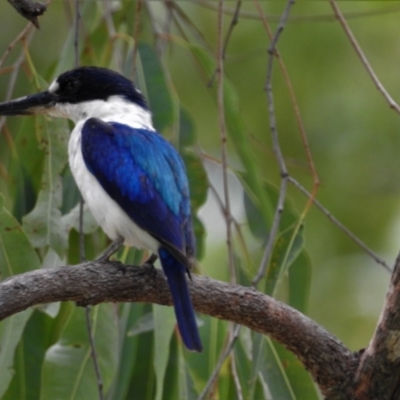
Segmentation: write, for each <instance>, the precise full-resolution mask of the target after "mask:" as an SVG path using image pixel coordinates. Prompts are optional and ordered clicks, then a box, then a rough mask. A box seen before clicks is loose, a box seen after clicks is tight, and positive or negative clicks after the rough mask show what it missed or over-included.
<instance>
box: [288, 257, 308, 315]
mask: <svg viewBox="0 0 400 400" xmlns="http://www.w3.org/2000/svg"><path fill="white" fill-rule="evenodd" d="M311 279H312V266H311V260H310V257H309V256H308V254H307V253H306V252H305V251H304V250H303V251H302V252H301V253H300V254H299V256H298V257H297V258H296V260H294V261H293V264H292V265H291V266H290V268H289V304H290V305H291V306H292V307H294V308H296V309H297V310H299V311H301V312H302V313H306V311H307V304H308V299H309V296H310V289H311Z"/></svg>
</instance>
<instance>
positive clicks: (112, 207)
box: [68, 129, 159, 253]
mask: <svg viewBox="0 0 400 400" xmlns="http://www.w3.org/2000/svg"><path fill="white" fill-rule="evenodd" d="M80 142H81V136H80V132H76V129H74V131H73V132H72V135H71V139H70V143H69V151H68V153H69V163H70V167H71V171H72V174H73V176H74V178H75V182H76V184H77V186H78V188H79V190H80V192H81V194H82V197H83V198H84V200H85V202H86V204H87V206H88V208H89V210H90V211H91V213H92V215H93V217H94V219H95V220H96V221H97V223H98V224H99V225H100V226H101V228H102V229H103V231H104V232H105V233H106V235H107V236H108V237H109V238H110V239H112V240H116V239H117V238H118V237H119V236H121V237H123V238H124V239H125V240H124V244H125V245H126V246H133V247H137V248H146V249H149V250H151V251H152V252H155V253H156V252H157V250H158V247H159V243H158V241H157V240H156V239H154V238H153V237H152V236H151V235H149V234H148V233H147V232H145V231H144V230H143V229H141V228H139V226H137V225H136V224H135V223H134V222H133V221H132V219H131V218H130V217H129V216H128V215H127V214H126V213H125V211H124V210H123V209H122V208H121V207H120V206H119V205H118V204H117V203H116V202H115V201H114V200H113V199H112V198H111V197H110V196H109V195H108V194H107V192H106V191H105V190H104V189H103V187H102V186H101V185H100V183H99V182H98V181H97V179H96V178H95V177H94V175H93V174H92V173H91V172H90V171H89V170H88V169H87V167H86V164H85V162H84V160H83V156H82V151H81V143H80Z"/></svg>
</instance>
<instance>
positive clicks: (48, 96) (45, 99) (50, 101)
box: [0, 90, 56, 115]
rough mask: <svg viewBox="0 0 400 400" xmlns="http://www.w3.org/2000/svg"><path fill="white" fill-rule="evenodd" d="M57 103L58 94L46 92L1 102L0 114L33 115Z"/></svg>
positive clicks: (45, 110)
mask: <svg viewBox="0 0 400 400" xmlns="http://www.w3.org/2000/svg"><path fill="white" fill-rule="evenodd" d="M55 103H56V95H55V94H53V93H50V92H48V91H47V90H46V91H45V92H41V93H37V94H33V95H30V96H25V97H20V98H19V99H15V100H11V101H9V102H4V103H0V115H33V114H41V113H46V112H47V111H49V109H50V108H52V107H53V106H54V105H55Z"/></svg>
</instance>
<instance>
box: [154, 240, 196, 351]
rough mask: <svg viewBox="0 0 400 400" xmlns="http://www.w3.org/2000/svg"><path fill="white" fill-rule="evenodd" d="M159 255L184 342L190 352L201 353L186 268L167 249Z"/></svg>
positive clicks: (162, 250) (163, 249) (160, 251)
mask: <svg viewBox="0 0 400 400" xmlns="http://www.w3.org/2000/svg"><path fill="white" fill-rule="evenodd" d="M158 254H159V256H160V261H161V265H162V267H163V270H164V273H165V275H166V277H167V280H168V284H169V288H170V290H171V295H172V300H173V302H174V308H175V315H176V320H177V321H178V327H179V332H180V333H181V337H182V340H183V342H184V343H185V345H186V347H187V348H188V349H189V350H195V351H199V352H201V351H202V350H203V346H202V344H201V340H200V336H199V331H198V329H197V324H196V318H195V315H194V311H193V306H192V300H191V298H190V294H189V288H188V286H187V283H186V276H185V275H186V267H185V266H184V265H183V264H181V263H180V262H179V261H177V260H176V259H175V258H174V257H173V256H172V255H171V254H170V253H169V251H168V250H166V249H165V248H160V249H159V250H158Z"/></svg>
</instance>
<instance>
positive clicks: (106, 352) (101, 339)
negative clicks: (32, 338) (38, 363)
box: [40, 304, 118, 400]
mask: <svg viewBox="0 0 400 400" xmlns="http://www.w3.org/2000/svg"><path fill="white" fill-rule="evenodd" d="M91 320H92V330H93V336H94V341H95V347H96V351H97V357H98V362H99V366H100V371H101V376H102V380H103V384H104V391H105V392H107V390H108V389H109V387H110V385H111V382H112V380H113V378H114V374H115V371H116V367H117V361H118V329H117V324H116V319H115V315H114V305H113V304H101V305H99V306H96V307H93V308H92V309H91ZM90 354H91V349H90V346H89V342H88V336H87V331H86V319H85V310H84V309H83V308H81V307H76V308H75V310H74V312H73V313H72V315H71V317H70V319H69V321H68V323H67V324H66V326H65V329H64V331H63V332H62V335H61V337H60V339H59V340H58V342H57V343H55V344H54V345H53V346H51V347H50V348H49V349H48V351H47V352H46V357H45V361H44V364H43V370H42V392H41V397H40V398H41V400H47V399H49V400H50V399H51V400H53V399H59V400H62V399H69V400H79V399H82V400H85V399H95V398H97V397H98V387H97V380H96V376H95V372H94V366H93V361H92V358H91V356H90Z"/></svg>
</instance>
